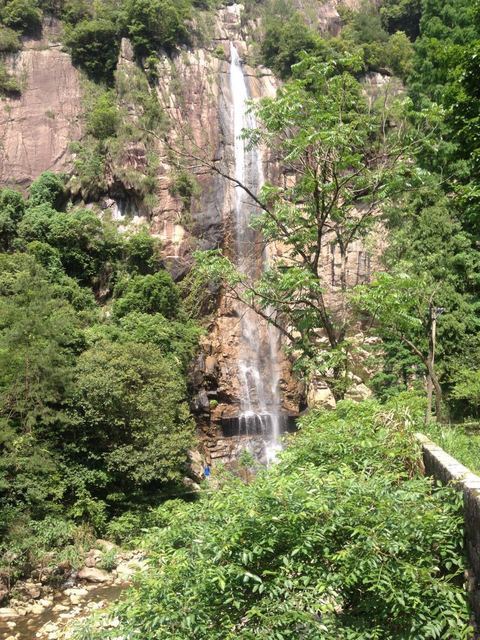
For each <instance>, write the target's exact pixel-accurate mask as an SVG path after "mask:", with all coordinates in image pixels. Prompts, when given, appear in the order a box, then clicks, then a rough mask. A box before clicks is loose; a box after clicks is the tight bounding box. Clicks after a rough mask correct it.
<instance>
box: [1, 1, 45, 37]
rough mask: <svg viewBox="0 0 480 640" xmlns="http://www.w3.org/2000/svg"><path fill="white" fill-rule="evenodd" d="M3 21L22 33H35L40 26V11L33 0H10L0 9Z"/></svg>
mask: <svg viewBox="0 0 480 640" xmlns="http://www.w3.org/2000/svg"><path fill="white" fill-rule="evenodd" d="M0 17H1V19H2V21H3V23H4V24H5V25H6V26H7V27H10V28H11V29H14V30H15V31H20V32H21V33H24V34H29V35H32V34H35V33H36V32H38V31H39V30H40V28H41V26H42V12H41V10H40V9H39V8H38V5H37V3H36V1H35V0H10V1H9V2H6V3H5V5H3V8H2V9H1V10H0Z"/></svg>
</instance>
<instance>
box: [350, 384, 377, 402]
mask: <svg viewBox="0 0 480 640" xmlns="http://www.w3.org/2000/svg"><path fill="white" fill-rule="evenodd" d="M371 396H372V390H371V389H369V388H368V387H367V386H366V385H365V384H363V382H361V383H360V384H356V385H354V386H353V387H351V388H350V389H349V390H348V391H347V393H346V394H345V398H346V399H347V400H353V401H354V402H363V401H364V400H368V398H371Z"/></svg>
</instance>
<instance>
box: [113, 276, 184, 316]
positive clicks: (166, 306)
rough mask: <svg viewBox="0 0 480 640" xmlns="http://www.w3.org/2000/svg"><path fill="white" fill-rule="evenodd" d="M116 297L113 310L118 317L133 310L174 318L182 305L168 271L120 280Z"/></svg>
mask: <svg viewBox="0 0 480 640" xmlns="http://www.w3.org/2000/svg"><path fill="white" fill-rule="evenodd" d="M115 298H116V300H115V303H114V306H113V311H114V314H115V316H116V317H117V318H121V317H122V316H125V315H127V314H128V313H131V312H132V311H139V312H141V313H161V314H162V315H163V316H165V317H166V318H174V317H175V316H176V315H177V314H178V311H179V306H180V299H179V295H178V291H177V288H176V287H175V283H174V282H173V280H172V277H171V276H170V274H169V273H168V272H167V271H158V272H157V273H155V274H153V275H146V276H134V277H133V278H131V279H129V280H123V281H122V282H119V284H118V285H117V287H116V289H115Z"/></svg>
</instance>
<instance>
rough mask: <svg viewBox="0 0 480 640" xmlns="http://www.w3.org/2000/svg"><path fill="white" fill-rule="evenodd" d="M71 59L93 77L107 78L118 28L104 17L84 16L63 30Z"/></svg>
mask: <svg viewBox="0 0 480 640" xmlns="http://www.w3.org/2000/svg"><path fill="white" fill-rule="evenodd" d="M65 44H66V45H67V47H68V48H69V50H70V53H71V56H72V61H73V63H74V64H77V65H79V66H80V67H81V68H82V69H84V70H85V72H86V73H87V74H88V76H89V77H90V78H91V79H93V80H96V81H100V80H104V81H106V82H111V81H112V79H113V72H114V71H115V67H116V66H117V58H118V52H119V47H120V45H119V41H118V32H117V28H116V26H115V24H114V23H113V22H112V21H111V20H108V19H103V18H95V19H85V20H82V21H81V22H79V23H77V24H76V25H75V26H74V27H73V28H71V29H70V30H69V31H67V33H66V38H65Z"/></svg>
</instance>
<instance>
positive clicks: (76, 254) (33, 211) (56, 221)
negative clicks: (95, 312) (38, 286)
mask: <svg viewBox="0 0 480 640" xmlns="http://www.w3.org/2000/svg"><path fill="white" fill-rule="evenodd" d="M18 235H19V240H18V244H20V245H21V246H26V245H27V244H28V243H30V242H32V241H35V240H38V241H41V242H46V243H48V244H50V245H51V246H52V247H55V248H56V249H57V250H58V251H59V255H60V259H61V262H62V266H63V268H64V269H65V271H66V272H67V274H68V275H69V276H72V277H74V278H77V279H78V280H79V281H80V282H82V283H83V284H88V285H91V286H94V287H95V288H98V287H99V286H100V285H101V284H102V283H103V285H104V286H105V285H107V284H108V281H109V279H110V276H111V275H112V274H113V271H114V264H115V262H116V260H117V259H118V258H119V257H120V255H121V251H122V239H121V237H120V236H119V234H118V232H117V231H116V229H115V228H114V227H112V226H110V225H108V224H106V223H102V221H101V220H100V219H99V218H98V217H97V216H96V215H95V214H94V213H92V212H91V211H86V210H76V211H72V212H70V213H64V212H59V211H56V210H55V209H52V208H51V207H50V206H49V205H46V204H43V205H38V206H35V207H31V208H30V209H28V210H27V211H26V213H25V215H24V217H23V219H22V221H21V223H20V224H19V226H18Z"/></svg>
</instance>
